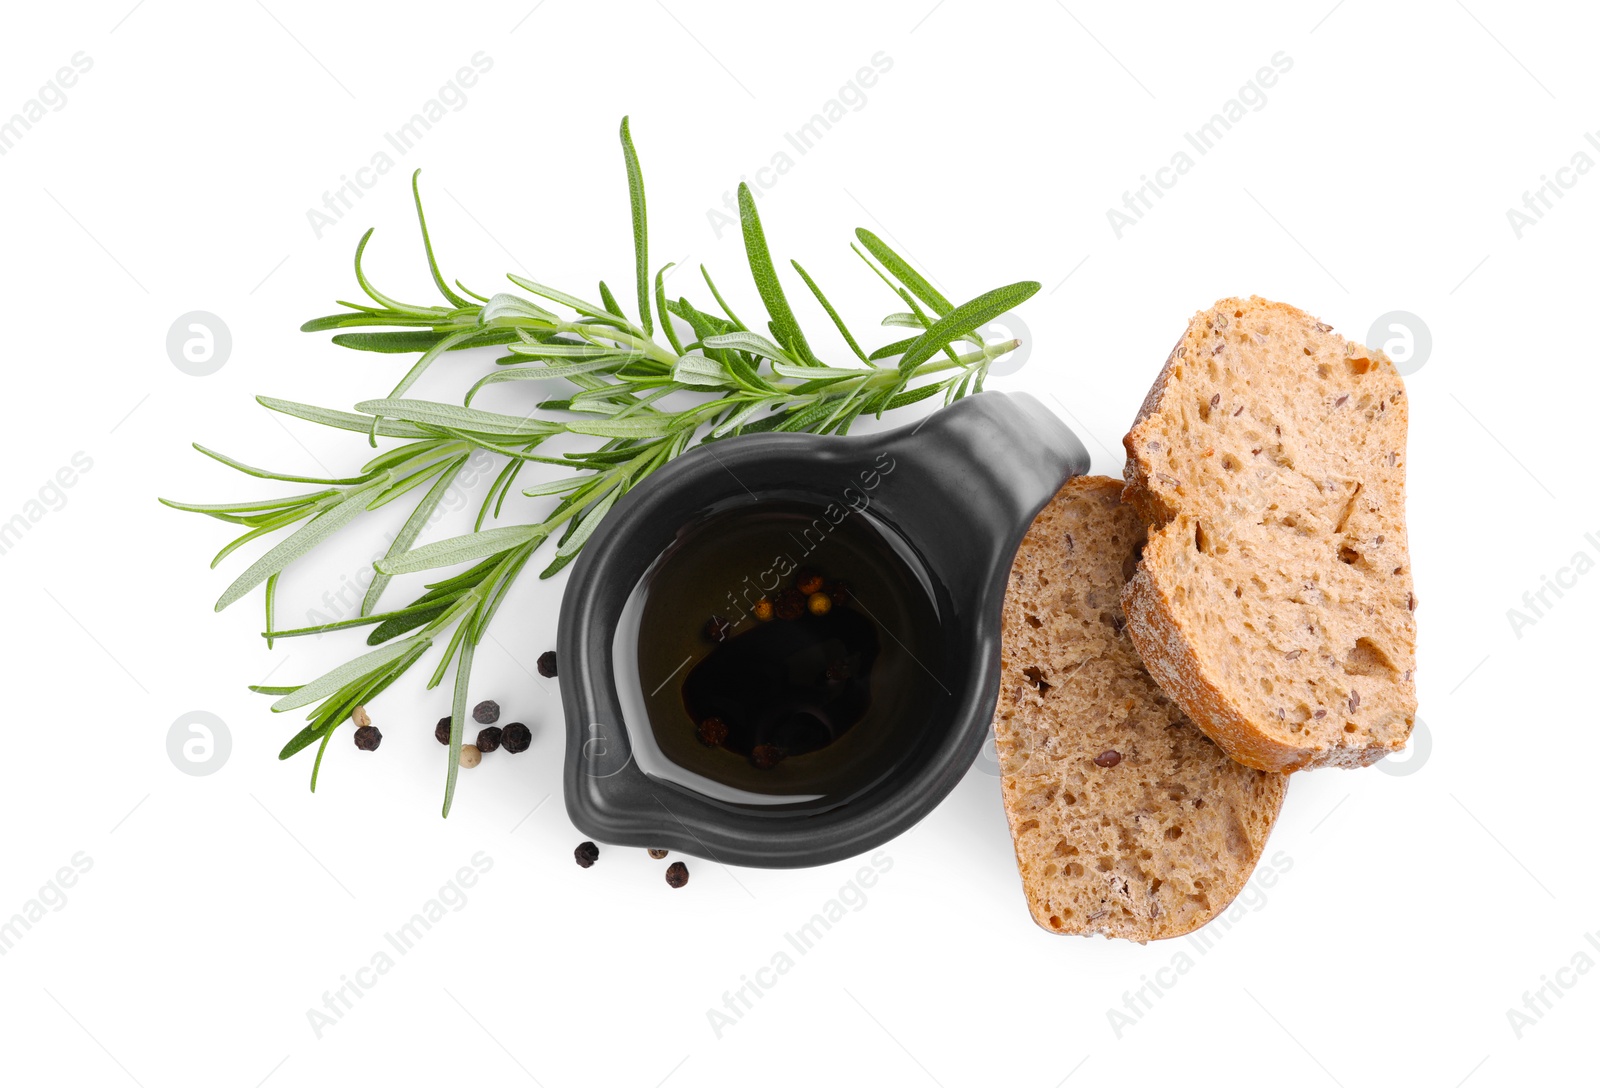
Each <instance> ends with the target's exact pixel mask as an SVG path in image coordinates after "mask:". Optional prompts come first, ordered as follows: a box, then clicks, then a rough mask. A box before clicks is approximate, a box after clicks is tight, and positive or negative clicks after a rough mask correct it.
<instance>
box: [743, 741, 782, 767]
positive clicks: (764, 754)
mask: <svg viewBox="0 0 1600 1088" xmlns="http://www.w3.org/2000/svg"><path fill="white" fill-rule="evenodd" d="M750 762H751V764H752V765H754V766H755V768H756V770H758V771H769V770H771V769H772V768H774V767H776V766H777V765H778V764H780V763H782V762H783V749H782V748H779V747H778V746H777V745H776V744H758V745H756V746H755V747H754V748H752V749H750Z"/></svg>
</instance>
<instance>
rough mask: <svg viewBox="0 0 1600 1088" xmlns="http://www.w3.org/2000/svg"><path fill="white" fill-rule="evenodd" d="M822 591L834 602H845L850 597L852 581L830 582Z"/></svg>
mask: <svg viewBox="0 0 1600 1088" xmlns="http://www.w3.org/2000/svg"><path fill="white" fill-rule="evenodd" d="M822 592H824V593H826V594H827V595H828V599H829V600H831V601H832V602H833V603H834V604H844V602H846V601H848V600H849V599H850V583H849V582H829V583H828V585H827V588H825V589H824V590H823V591H822Z"/></svg>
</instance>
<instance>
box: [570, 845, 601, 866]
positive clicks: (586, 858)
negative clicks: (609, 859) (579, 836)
mask: <svg viewBox="0 0 1600 1088" xmlns="http://www.w3.org/2000/svg"><path fill="white" fill-rule="evenodd" d="M572 857H573V860H574V861H576V862H577V863H578V868H580V869H587V868H588V867H589V866H591V865H593V864H594V863H595V862H597V861H599V860H600V848H599V847H598V846H596V845H595V844H594V843H592V842H587V841H586V842H580V843H579V844H578V846H577V849H575V850H573V851H572Z"/></svg>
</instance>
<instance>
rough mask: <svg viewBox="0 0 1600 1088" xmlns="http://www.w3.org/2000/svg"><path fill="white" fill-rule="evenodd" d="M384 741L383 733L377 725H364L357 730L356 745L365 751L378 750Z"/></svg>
mask: <svg viewBox="0 0 1600 1088" xmlns="http://www.w3.org/2000/svg"><path fill="white" fill-rule="evenodd" d="M382 741H383V734H382V733H380V732H378V727H377V726H375V725H363V726H362V727H361V728H360V729H357V730H356V747H357V748H359V749H361V750H362V751H363V752H376V751H377V750H378V745H379V744H380V743H382Z"/></svg>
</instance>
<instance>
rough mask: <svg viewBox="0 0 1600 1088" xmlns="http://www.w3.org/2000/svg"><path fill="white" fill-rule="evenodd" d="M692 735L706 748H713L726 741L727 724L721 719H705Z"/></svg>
mask: <svg viewBox="0 0 1600 1088" xmlns="http://www.w3.org/2000/svg"><path fill="white" fill-rule="evenodd" d="M694 735H695V737H696V739H698V740H699V741H700V743H701V744H703V745H705V746H706V747H707V748H715V747H717V745H719V744H721V743H722V742H723V741H725V740H727V739H728V723H727V722H725V721H723V720H722V719H721V718H707V719H705V721H703V722H701V723H700V727H699V728H698V729H696V730H695V732H694Z"/></svg>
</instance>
